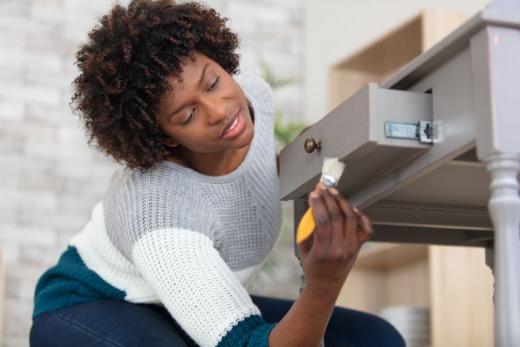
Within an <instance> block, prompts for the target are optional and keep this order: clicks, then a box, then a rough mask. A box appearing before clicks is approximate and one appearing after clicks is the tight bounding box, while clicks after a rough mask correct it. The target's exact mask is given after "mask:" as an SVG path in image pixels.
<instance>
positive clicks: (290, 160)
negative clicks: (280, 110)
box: [280, 84, 432, 200]
mask: <svg viewBox="0 0 520 347" xmlns="http://www.w3.org/2000/svg"><path fill="white" fill-rule="evenodd" d="M419 121H430V122H431V121H432V99H431V95H430V94H423V93H417V92H409V91H400V90H388V89H382V88H379V87H378V86H377V85H376V84H368V85H367V86H365V87H364V88H362V89H360V90H359V91H358V92H357V93H356V94H354V95H353V96H351V97H350V98H349V99H348V100H346V101H345V102H343V103H342V104H341V105H340V106H338V107H337V108H336V109H334V110H333V111H332V112H330V113H329V114H328V115H326V116H325V117H324V118H323V119H321V120H320V121H318V122H317V123H316V124H314V125H313V126H312V127H310V128H309V129H308V130H307V131H305V132H304V133H303V134H301V135H300V136H298V137H297V138H296V139H295V140H294V141H293V142H292V143H291V144H289V145H288V146H286V147H285V148H284V149H283V150H282V151H281V153H280V193H281V199H282V200H295V199H299V198H302V197H303V196H304V195H306V194H307V193H308V192H309V191H310V190H312V187H313V186H314V185H315V184H316V183H317V181H318V180H319V178H320V174H321V170H322V166H323V160H324V158H325V157H336V158H339V159H340V160H342V161H343V162H344V163H345V164H346V169H345V172H344V174H343V176H342V178H341V180H340V182H339V186H338V187H339V190H340V191H341V192H342V193H343V194H345V195H346V196H349V195H350V194H353V193H355V192H356V191H357V190H359V189H361V188H363V187H364V186H366V185H368V184H370V183H371V182H373V181H375V180H377V179H378V178H380V177H381V176H382V175H384V174H386V173H389V172H390V171H392V170H394V169H396V168H398V167H399V166H401V165H403V164H405V163H406V162H408V161H410V160H412V159H413V158H415V157H417V156H418V155H420V154H421V153H423V152H424V151H427V150H428V149H429V148H430V147H431V145H430V144H425V143H420V142H419V139H415V140H414V139H401V138H395V137H388V136H387V134H386V133H385V126H386V125H387V123H388V122H392V124H398V123H399V124H412V125H413V124H416V123H418V122H419ZM403 129H407V127H406V126H404V127H403ZM408 129H411V128H410V127H408ZM311 139H313V140H314V141H315V142H316V143H319V144H320V148H319V149H316V150H314V151H313V152H311V153H308V152H307V151H306V150H305V141H306V140H307V141H309V140H311Z"/></svg>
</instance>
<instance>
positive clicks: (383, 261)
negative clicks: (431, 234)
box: [356, 243, 428, 271]
mask: <svg viewBox="0 0 520 347" xmlns="http://www.w3.org/2000/svg"><path fill="white" fill-rule="evenodd" d="M427 257H428V246H427V245H410V244H391V243H385V244H376V245H371V247H370V248H369V249H367V250H362V251H361V252H360V254H359V256H358V259H357V262H356V266H357V267H358V268H360V269H371V270H380V271H384V270H389V269H392V268H395V267H398V266H403V265H408V264H410V263H414V262H418V261H422V260H426V259H427Z"/></svg>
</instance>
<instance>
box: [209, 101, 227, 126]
mask: <svg viewBox="0 0 520 347" xmlns="http://www.w3.org/2000/svg"><path fill="white" fill-rule="evenodd" d="M206 107H207V111H208V112H207V114H208V123H209V124H217V123H220V122H222V121H223V120H224V119H225V118H226V116H227V110H226V100H224V99H222V98H218V97H213V98H208V99H207V100H206Z"/></svg>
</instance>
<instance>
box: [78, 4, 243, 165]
mask: <svg viewBox="0 0 520 347" xmlns="http://www.w3.org/2000/svg"><path fill="white" fill-rule="evenodd" d="M226 21H227V18H221V17H220V15H219V14H218V13H217V12H216V11H215V10H214V9H210V8H207V7H205V6H203V5H201V4H198V3H193V2H190V3H183V4H176V3H175V0H159V1H153V0H134V1H132V2H131V3H130V4H129V5H128V8H124V7H123V6H121V5H119V4H116V5H114V7H113V8H112V10H111V11H110V13H109V14H107V15H105V16H103V17H102V18H101V19H100V21H99V22H100V23H99V24H98V25H97V26H96V27H94V29H92V31H90V33H89V35H88V37H89V39H88V41H87V42H86V43H85V44H84V45H82V46H81V47H80V49H79V50H78V52H77V54H76V60H77V61H76V64H77V66H78V68H79V70H80V74H79V76H78V77H77V78H76V79H75V80H74V82H73V96H72V100H71V106H72V107H73V110H74V111H76V112H78V113H79V115H80V118H81V120H82V121H83V123H84V126H85V128H86V131H87V134H88V137H89V140H88V141H89V144H92V143H94V144H95V145H96V147H98V148H100V149H101V150H102V151H104V152H105V153H106V154H108V155H109V156H111V157H113V158H114V159H115V160H116V161H117V162H119V163H122V164H124V165H126V166H127V167H129V168H131V169H140V170H145V169H148V168H150V167H151V166H153V165H154V164H155V163H157V162H158V161H160V160H162V159H163V158H164V156H165V154H167V153H168V148H167V147H166V146H165V145H163V144H162V143H161V140H163V139H164V136H165V135H164V134H163V132H162V131H161V130H160V128H159V127H158V125H157V122H156V115H157V110H158V103H159V99H160V97H161V96H162V95H163V94H164V92H165V91H166V90H167V89H169V88H170V85H169V83H168V82H167V79H166V78H167V77H170V76H173V77H179V76H180V74H181V73H182V66H181V60H183V59H185V58H187V57H189V58H191V59H193V54H194V53H195V52H199V53H202V54H204V55H206V56H208V57H209V58H211V59H212V60H214V61H216V62H217V63H218V64H220V66H222V68H223V69H224V70H226V71H227V72H228V73H230V74H236V73H237V72H238V62H239V56H238V54H237V53H235V51H236V49H237V48H238V37H237V36H236V34H234V33H233V32H231V31H230V30H229V29H228V28H227V27H226V26H225V23H226Z"/></svg>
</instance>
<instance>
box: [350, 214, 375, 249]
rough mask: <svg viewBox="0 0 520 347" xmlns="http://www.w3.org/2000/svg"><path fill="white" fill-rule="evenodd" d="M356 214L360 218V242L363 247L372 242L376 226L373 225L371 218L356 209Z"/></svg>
mask: <svg viewBox="0 0 520 347" xmlns="http://www.w3.org/2000/svg"><path fill="white" fill-rule="evenodd" d="M354 212H355V213H356V215H357V217H358V242H359V244H360V245H361V244H363V243H365V242H366V241H368V240H370V238H371V237H372V235H373V234H374V226H373V225H372V221H371V220H370V218H369V217H368V216H367V215H366V214H365V213H363V212H361V211H360V210H358V209H354Z"/></svg>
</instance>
